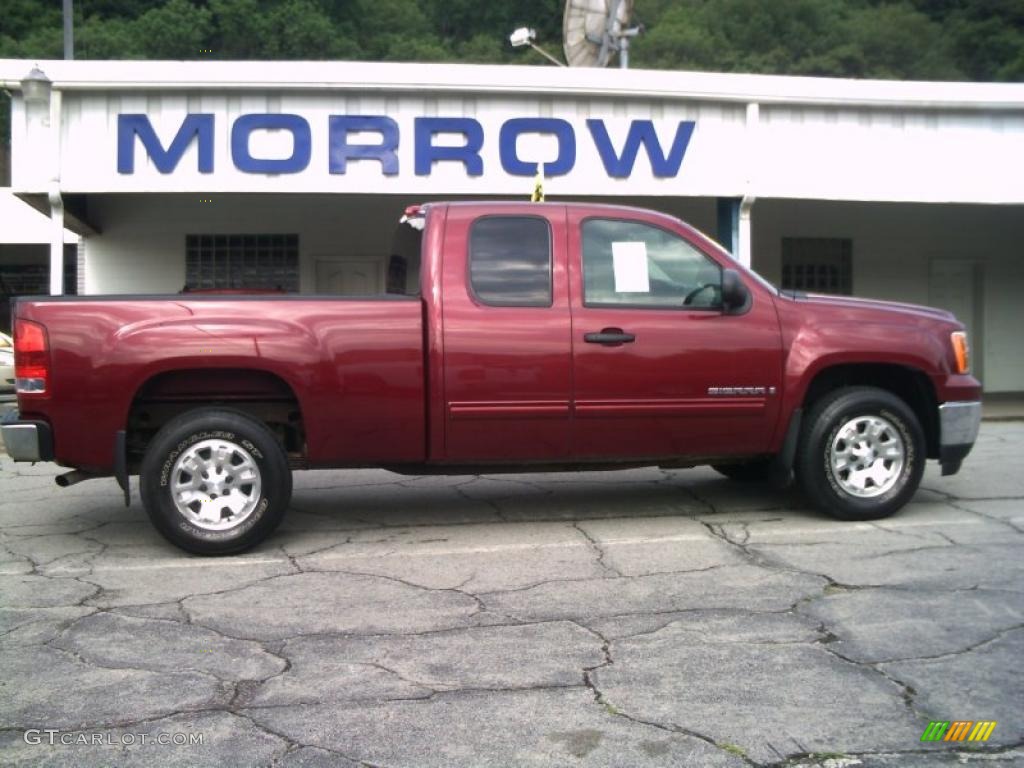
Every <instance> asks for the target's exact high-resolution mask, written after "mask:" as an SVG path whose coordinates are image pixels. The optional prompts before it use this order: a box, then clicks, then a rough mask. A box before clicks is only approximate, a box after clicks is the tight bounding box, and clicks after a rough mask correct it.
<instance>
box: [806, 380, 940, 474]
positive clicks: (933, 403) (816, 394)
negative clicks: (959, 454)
mask: <svg viewBox="0 0 1024 768" xmlns="http://www.w3.org/2000/svg"><path fill="white" fill-rule="evenodd" d="M853 386H861V387H876V388H878V389H882V390H885V391H887V392H890V393H892V394H893V395H895V396H896V397H898V398H900V399H901V400H903V401H904V402H905V403H906V404H907V405H908V406H909V407H910V409H911V410H912V411H913V412H914V415H915V416H916V417H917V420H918V422H919V423H920V424H921V429H922V430H923V431H924V436H925V446H926V450H927V457H928V458H930V459H934V458H938V456H939V437H940V435H939V415H938V400H937V397H936V393H935V386H934V385H933V383H932V380H931V379H930V378H929V376H928V374H926V373H925V372H924V371H923V370H921V369H920V368H915V367H913V366H908V365H902V364H898V363H874V362H871V363H867V362H865V363H841V364H835V365H830V366H826V367H824V368H822V369H820V370H818V371H816V372H815V373H814V375H813V376H812V377H811V379H810V380H809V381H808V382H807V386H806V387H805V389H804V394H803V398H802V400H801V404H800V406H801V407H802V408H803V409H804V413H807V412H809V411H810V409H811V408H812V407H813V406H814V403H816V402H817V401H818V400H820V399H821V398H822V397H824V396H825V395H827V394H829V393H830V392H834V391H836V390H837V389H842V388H843V387H853Z"/></svg>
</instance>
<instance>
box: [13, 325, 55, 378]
mask: <svg viewBox="0 0 1024 768" xmlns="http://www.w3.org/2000/svg"><path fill="white" fill-rule="evenodd" d="M49 378H50V353H49V343H48V341H47V338H46V328H44V327H43V326H41V325H40V324H39V323H33V322H32V321H31V320H21V319H16V320H15V321H14V388H15V389H16V390H17V391H18V392H19V393H23V394H39V393H40V392H45V391H46V387H47V384H48V381H49Z"/></svg>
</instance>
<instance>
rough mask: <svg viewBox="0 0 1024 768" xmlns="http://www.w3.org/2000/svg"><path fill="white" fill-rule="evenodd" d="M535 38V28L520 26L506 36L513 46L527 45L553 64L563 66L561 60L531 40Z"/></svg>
mask: <svg viewBox="0 0 1024 768" xmlns="http://www.w3.org/2000/svg"><path fill="white" fill-rule="evenodd" d="M536 39H537V30H535V29H532V28H530V27H520V28H519V29H517V30H516V31H515V32H513V33H512V34H511V35H509V36H508V41H509V42H510V43H512V47H513V48H522V47H523V46H526V45H528V46H530V47H531V48H533V50H535V51H536V52H537V53H539V54H540V55H541V56H543V57H544V58H545V59H547V60H548V61H550V62H551V63H552V64H555V65H557V66H559V67H564V66H565V64H564V63H563V62H561V61H559V60H558V59H556V58H555V57H554V56H552V55H551V54H550V53H548V52H547V51H545V50H544V49H543V48H541V47H540V46H539V45H537V44H536V43H535V42H533V41H534V40H536Z"/></svg>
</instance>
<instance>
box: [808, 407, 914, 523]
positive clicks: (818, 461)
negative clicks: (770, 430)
mask: <svg viewBox="0 0 1024 768" xmlns="http://www.w3.org/2000/svg"><path fill="white" fill-rule="evenodd" d="M924 462H925V441H924V432H923V430H922V429H921V424H920V422H918V420H917V417H916V416H915V415H914V412H913V411H912V410H911V409H910V407H909V406H908V405H907V404H906V403H905V402H904V401H903V400H901V399H900V398H898V397H896V396H895V395H893V394H892V393H890V392H886V391H885V390H882V389H876V388H874V387H846V388H844V389H840V390H836V391H835V392H832V393H830V394H828V395H826V396H825V397H823V398H822V399H821V400H819V401H818V402H817V403H816V404H815V405H814V407H813V408H812V409H811V412H810V414H809V415H808V418H807V419H806V420H805V422H804V430H803V435H802V437H801V440H800V448H799V451H798V454H797V467H796V468H797V475H798V476H799V478H800V483H801V485H802V486H803V490H804V493H806V494H807V496H808V498H809V499H810V500H811V501H812V502H813V503H814V505H815V506H816V507H818V508H819V509H821V510H823V511H825V512H828V513H829V514H831V515H833V516H834V517H838V518H840V519H842V520H874V519H877V518H881V517H888V516H889V515H891V514H893V513H894V512H896V511H897V510H899V509H900V508H901V507H902V506H903V505H904V504H906V503H907V502H908V501H909V500H910V498H911V497H912V496H913V495H914V493H915V492H916V491H917V487H918V485H920V483H921V475H922V474H923V473H924Z"/></svg>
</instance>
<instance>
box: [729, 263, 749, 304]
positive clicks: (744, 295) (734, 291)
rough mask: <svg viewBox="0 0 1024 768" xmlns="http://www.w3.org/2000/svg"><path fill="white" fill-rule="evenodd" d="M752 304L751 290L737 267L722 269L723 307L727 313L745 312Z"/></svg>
mask: <svg viewBox="0 0 1024 768" xmlns="http://www.w3.org/2000/svg"><path fill="white" fill-rule="evenodd" d="M749 304H750V290H749V289H748V288H747V286H746V285H745V284H744V283H743V280H742V279H740V273H739V272H737V271H736V270H735V269H723V270H722V309H724V310H725V312H726V313H727V314H739V313H741V312H744V311H745V310H746V308H747V306H748V305H749Z"/></svg>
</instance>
